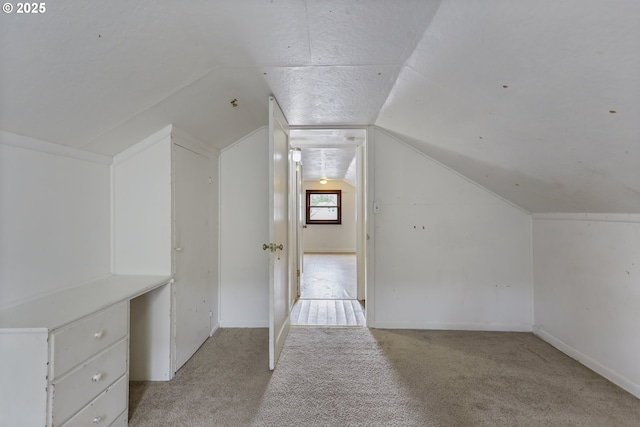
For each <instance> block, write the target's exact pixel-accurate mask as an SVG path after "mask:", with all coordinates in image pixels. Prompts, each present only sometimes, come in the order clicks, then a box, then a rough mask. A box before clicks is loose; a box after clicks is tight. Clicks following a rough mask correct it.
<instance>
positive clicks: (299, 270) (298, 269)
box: [298, 269, 300, 277]
mask: <svg viewBox="0 0 640 427" xmlns="http://www.w3.org/2000/svg"><path fill="white" fill-rule="evenodd" d="M298 277H300V269H298Z"/></svg>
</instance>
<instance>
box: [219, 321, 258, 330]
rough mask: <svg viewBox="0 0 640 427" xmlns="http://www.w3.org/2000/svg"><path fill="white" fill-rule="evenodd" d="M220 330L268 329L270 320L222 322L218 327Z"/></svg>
mask: <svg viewBox="0 0 640 427" xmlns="http://www.w3.org/2000/svg"><path fill="white" fill-rule="evenodd" d="M218 327H220V328H268V327H269V321H268V320H230V321H224V320H221V321H220V324H219V325H218Z"/></svg>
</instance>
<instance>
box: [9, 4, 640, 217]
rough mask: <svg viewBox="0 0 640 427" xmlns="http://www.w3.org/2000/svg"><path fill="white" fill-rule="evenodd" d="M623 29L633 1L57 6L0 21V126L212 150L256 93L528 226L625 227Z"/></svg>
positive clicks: (258, 112) (635, 66)
mask: <svg viewBox="0 0 640 427" xmlns="http://www.w3.org/2000/svg"><path fill="white" fill-rule="evenodd" d="M638 22H640V2H638V1H636V0H611V1H607V2H603V1H601V0H565V1H562V2H558V1H557V0H553V1H552V0H536V1H534V0H529V1H517V2H515V1H508V0H482V1H481V0H443V1H442V2H441V1H428V0H367V1H365V0H360V1H355V0H354V1H349V2H345V1H342V0H333V1H323V0H318V1H313V0H307V1H304V0H243V1H233V0H227V1H223V0H218V1H195V0H193V1H185V2H179V3H178V2H175V1H172V0H138V1H136V2H128V1H124V0H112V1H109V2H100V1H96V0H89V1H87V0H82V1H81V0H65V1H63V0H60V1H56V2H51V3H47V10H46V12H45V13H44V14H41V15H18V14H16V13H12V14H4V13H3V14H1V15H0V129H1V130H4V131H9V132H13V133H16V134H21V135H26V136H30V137H34V138H38V139H43V140H47V141H51V142H55V143H58V144H64V145H69V146H73V147H79V148H83V149H85V150H88V151H92V152H96V153H103V154H107V155H114V154H116V153H118V152H120V151H122V150H123V149H125V148H127V147H129V146H131V145H132V144H134V143H135V142H137V141H140V140H141V139H143V138H144V137H146V136H148V135H150V134H152V133H153V132H155V131H157V130H159V129H160V128H162V127H164V126H165V125H167V124H168V123H174V124H175V125H177V126H178V127H180V128H183V129H184V130H186V131H187V132H189V133H191V134H192V135H194V136H196V137H197V138H199V139H201V140H203V141H206V142H208V143H210V144H211V145H212V146H214V147H217V148H223V147H225V146H227V145H229V144H230V143H232V142H233V141H235V140H237V139H238V138H240V137H242V136H244V135H246V134H247V133H249V132H251V131H253V130H255V129H257V128H258V127H260V126H264V125H266V124H267V116H268V114H267V97H268V95H270V94H273V95H275V96H276V98H277V99H278V102H279V104H280V106H281V107H282V108H283V111H284V113H285V115H286V116H287V118H288V120H289V122H290V123H291V124H292V125H294V126H315V125H319V126H320V125H322V126H327V125H328V126H338V125H368V124H376V125H378V126H380V127H382V128H384V129H386V130H387V131H389V132H390V133H393V134H395V135H396V136H399V137H400V138H402V139H403V140H405V141H407V142H409V143H410V144H412V145H414V146H415V147H416V148H417V149H419V150H421V151H423V152H425V153H426V154H428V155H430V156H432V157H434V158H435V159H437V160H439V161H441V162H442V163H444V164H446V165H447V166H449V167H451V168H453V169H455V170H457V171H459V172H460V173H462V174H465V175H467V176H469V177H470V178H472V179H474V180H475V181H477V182H479V183H480V184H482V185H484V186H486V187H487V188H489V189H490V190H492V191H494V192H495V193H497V194H499V195H501V196H502V197H505V198H506V199H508V200H510V201H512V202H514V203H515V204H517V205H519V206H522V207H523V208H525V209H527V210H529V211H531V212H544V211H556V212H586V211H588V212H623V213H638V212H640V167H638V166H639V165H640V148H639V147H640V120H638V118H640V25H638ZM233 99H237V107H233V106H232V104H231V101H232V100H233ZM324 149H325V150H329V149H330V147H324ZM316 151H317V150H316ZM326 153H328V151H327V152H326ZM325 157H326V155H325ZM336 162H337V161H336ZM309 163H311V160H309ZM325 163H326V162H325ZM342 163H344V161H342Z"/></svg>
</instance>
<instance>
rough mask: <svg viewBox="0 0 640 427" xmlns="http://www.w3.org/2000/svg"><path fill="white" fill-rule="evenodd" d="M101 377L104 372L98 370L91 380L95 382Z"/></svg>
mask: <svg viewBox="0 0 640 427" xmlns="http://www.w3.org/2000/svg"><path fill="white" fill-rule="evenodd" d="M101 379H102V372H98V373H97V374H95V375H94V376H92V377H91V381H93V382H94V383H96V382H98V381H100V380H101Z"/></svg>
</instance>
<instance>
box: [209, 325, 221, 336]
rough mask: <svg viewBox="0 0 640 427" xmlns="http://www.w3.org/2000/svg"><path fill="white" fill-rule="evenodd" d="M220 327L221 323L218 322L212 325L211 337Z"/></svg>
mask: <svg viewBox="0 0 640 427" xmlns="http://www.w3.org/2000/svg"><path fill="white" fill-rule="evenodd" d="M218 329H220V323H216V324H215V325H213V326H212V327H211V331H209V337H212V336H213V335H214V334H215V333H216V332H217V331H218Z"/></svg>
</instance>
